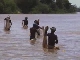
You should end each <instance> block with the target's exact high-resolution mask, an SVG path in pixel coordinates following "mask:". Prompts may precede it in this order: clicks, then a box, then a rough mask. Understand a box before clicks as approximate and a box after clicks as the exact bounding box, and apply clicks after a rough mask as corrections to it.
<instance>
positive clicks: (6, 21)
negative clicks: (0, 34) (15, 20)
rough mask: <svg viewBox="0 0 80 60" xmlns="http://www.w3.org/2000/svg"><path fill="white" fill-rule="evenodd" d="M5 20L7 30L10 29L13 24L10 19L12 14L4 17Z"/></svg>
mask: <svg viewBox="0 0 80 60" xmlns="http://www.w3.org/2000/svg"><path fill="white" fill-rule="evenodd" d="M4 20H5V22H4V23H5V29H6V30H10V27H11V25H12V22H11V20H10V16H9V17H7V18H5V19H4Z"/></svg>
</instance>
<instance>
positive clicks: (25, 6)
mask: <svg viewBox="0 0 80 60" xmlns="http://www.w3.org/2000/svg"><path fill="white" fill-rule="evenodd" d="M38 2H39V0H16V4H17V6H18V7H19V8H20V9H21V11H22V13H29V12H30V11H31V9H32V8H33V7H35V6H36V5H37V4H38Z"/></svg>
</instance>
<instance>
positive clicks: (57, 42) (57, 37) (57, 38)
mask: <svg viewBox="0 0 80 60" xmlns="http://www.w3.org/2000/svg"><path fill="white" fill-rule="evenodd" d="M55 43H56V44H58V37H57V35H56V42H55Z"/></svg>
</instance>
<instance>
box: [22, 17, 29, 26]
mask: <svg viewBox="0 0 80 60" xmlns="http://www.w3.org/2000/svg"><path fill="white" fill-rule="evenodd" d="M22 25H23V27H28V17H25V20H22Z"/></svg>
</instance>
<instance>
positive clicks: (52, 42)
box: [43, 27, 58, 49]
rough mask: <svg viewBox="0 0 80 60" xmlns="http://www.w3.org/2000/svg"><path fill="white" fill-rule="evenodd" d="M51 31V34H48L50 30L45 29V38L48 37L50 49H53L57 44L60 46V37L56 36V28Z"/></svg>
mask: <svg viewBox="0 0 80 60" xmlns="http://www.w3.org/2000/svg"><path fill="white" fill-rule="evenodd" d="M50 29H51V33H48V34H47V31H48V28H47V29H45V33H44V36H48V49H53V48H54V47H55V43H56V44H58V37H57V35H55V34H54V32H55V31H56V28H55V27H52V28H50ZM46 39H47V38H46ZM46 41H47V40H44V42H43V45H45V44H44V43H45V42H46ZM46 45H47V43H46Z"/></svg>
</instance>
